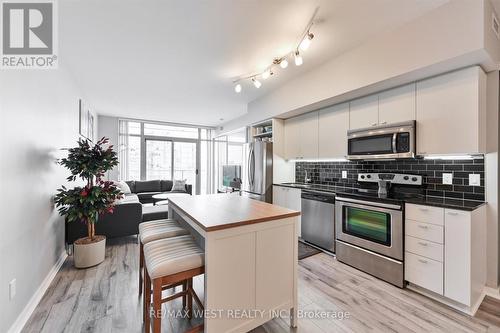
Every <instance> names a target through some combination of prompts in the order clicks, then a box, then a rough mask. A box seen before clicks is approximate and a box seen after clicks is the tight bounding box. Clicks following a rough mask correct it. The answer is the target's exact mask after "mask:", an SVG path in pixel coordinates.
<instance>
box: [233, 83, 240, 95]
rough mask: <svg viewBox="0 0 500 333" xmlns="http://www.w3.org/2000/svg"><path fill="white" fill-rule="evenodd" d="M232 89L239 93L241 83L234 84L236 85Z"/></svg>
mask: <svg viewBox="0 0 500 333" xmlns="http://www.w3.org/2000/svg"><path fill="white" fill-rule="evenodd" d="M234 91H236V92H237V93H238V94H239V93H240V92H241V84H239V83H238V84H236V85H235V86H234Z"/></svg>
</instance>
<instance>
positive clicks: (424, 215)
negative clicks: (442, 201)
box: [405, 204, 444, 225]
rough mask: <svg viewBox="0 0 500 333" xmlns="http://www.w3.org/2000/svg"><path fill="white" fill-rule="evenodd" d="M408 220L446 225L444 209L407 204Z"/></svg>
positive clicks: (406, 213)
mask: <svg viewBox="0 0 500 333" xmlns="http://www.w3.org/2000/svg"><path fill="white" fill-rule="evenodd" d="M405 215H406V218H408V219H410V220H414V221H419V222H425V223H431V224H437V225H444V209H443V208H439V207H431V206H423V205H414V204H406V206H405Z"/></svg>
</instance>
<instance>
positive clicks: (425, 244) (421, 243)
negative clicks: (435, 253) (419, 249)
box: [418, 242, 429, 246]
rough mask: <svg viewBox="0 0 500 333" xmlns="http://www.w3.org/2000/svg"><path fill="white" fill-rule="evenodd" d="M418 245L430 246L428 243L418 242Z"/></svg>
mask: <svg viewBox="0 0 500 333" xmlns="http://www.w3.org/2000/svg"><path fill="white" fill-rule="evenodd" d="M418 244H420V245H422V246H427V245H429V244H428V243H426V242H418Z"/></svg>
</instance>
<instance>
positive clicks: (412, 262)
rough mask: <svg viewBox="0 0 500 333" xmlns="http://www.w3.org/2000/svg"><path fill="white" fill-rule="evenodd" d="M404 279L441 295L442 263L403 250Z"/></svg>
mask: <svg viewBox="0 0 500 333" xmlns="http://www.w3.org/2000/svg"><path fill="white" fill-rule="evenodd" d="M405 279H406V281H408V282H411V283H414V284H416V285H418V286H420V287H422V288H425V289H428V290H430V291H433V292H435V293H438V294H440V295H442V294H443V263H441V262H439V261H436V260H432V259H429V258H425V257H422V256H418V255H416V254H413V253H410V252H405Z"/></svg>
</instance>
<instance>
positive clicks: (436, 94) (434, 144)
mask: <svg viewBox="0 0 500 333" xmlns="http://www.w3.org/2000/svg"><path fill="white" fill-rule="evenodd" d="M485 86H486V74H484V72H483V71H482V69H481V68H479V67H478V66H475V67H469V68H465V69H462V70H459V71H455V72H451V73H448V74H444V75H440V76H436V77H433V78H430V79H427V80H423V81H419V82H417V89H416V105H417V112H416V114H417V153H418V154H419V155H425V154H464V153H481V152H484V151H485V143H486V137H485V132H486V107H485V104H486V89H485Z"/></svg>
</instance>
